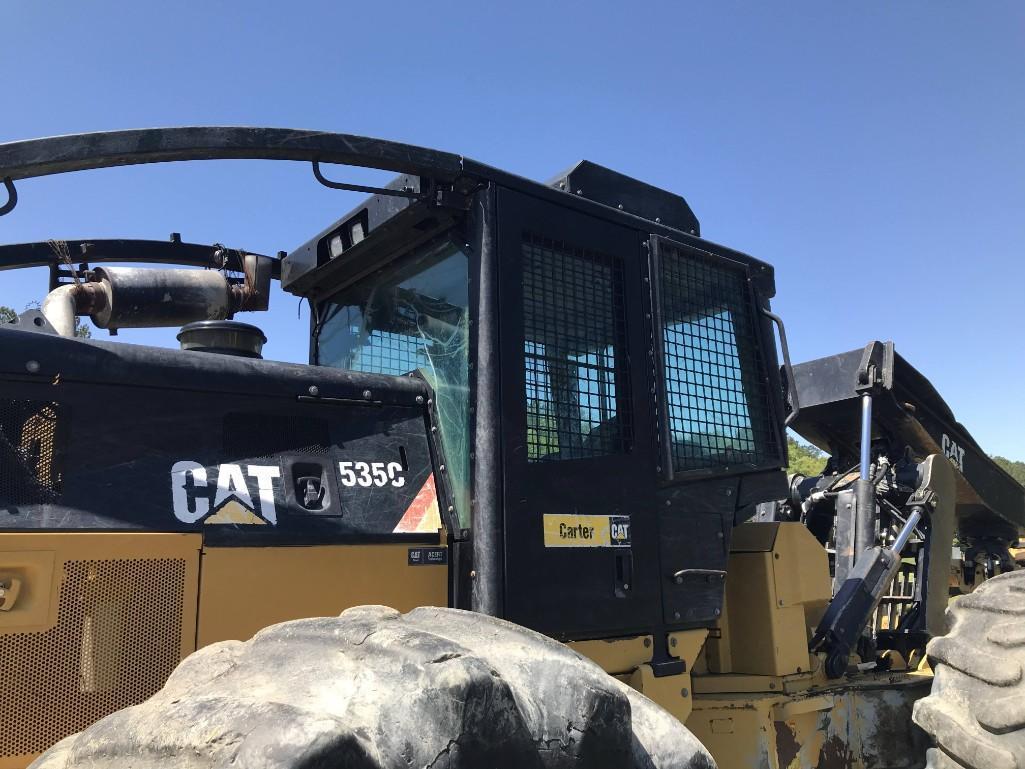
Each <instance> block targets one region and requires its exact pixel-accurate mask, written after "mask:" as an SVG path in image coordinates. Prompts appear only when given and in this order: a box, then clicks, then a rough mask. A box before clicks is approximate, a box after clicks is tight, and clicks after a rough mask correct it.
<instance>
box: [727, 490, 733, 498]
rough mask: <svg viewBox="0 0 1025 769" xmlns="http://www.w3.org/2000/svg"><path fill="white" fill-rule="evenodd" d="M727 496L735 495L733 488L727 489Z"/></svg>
mask: <svg viewBox="0 0 1025 769" xmlns="http://www.w3.org/2000/svg"><path fill="white" fill-rule="evenodd" d="M726 496H727V497H732V496H733V489H726Z"/></svg>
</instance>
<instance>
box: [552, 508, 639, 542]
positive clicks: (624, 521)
mask: <svg viewBox="0 0 1025 769" xmlns="http://www.w3.org/2000/svg"><path fill="white" fill-rule="evenodd" d="M544 532H545V547H630V516H628V515H546V516H545V517H544Z"/></svg>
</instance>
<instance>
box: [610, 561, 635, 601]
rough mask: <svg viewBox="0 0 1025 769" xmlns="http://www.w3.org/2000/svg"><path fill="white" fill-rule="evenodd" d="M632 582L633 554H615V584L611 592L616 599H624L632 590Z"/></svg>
mask: <svg viewBox="0 0 1025 769" xmlns="http://www.w3.org/2000/svg"><path fill="white" fill-rule="evenodd" d="M633 582H634V557H633V553H631V552H630V551H629V550H626V551H624V552H622V553H616V582H615V587H614V589H613V592H614V593H615V595H616V598H626V597H627V596H628V595H629V594H630V591H631V590H632V589H633Z"/></svg>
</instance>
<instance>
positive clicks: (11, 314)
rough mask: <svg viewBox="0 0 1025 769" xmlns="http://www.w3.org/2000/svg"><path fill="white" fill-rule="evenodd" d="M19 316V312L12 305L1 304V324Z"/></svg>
mask: <svg viewBox="0 0 1025 769" xmlns="http://www.w3.org/2000/svg"><path fill="white" fill-rule="evenodd" d="M17 317H18V313H16V312H15V311H14V310H12V309H11V308H10V307H5V306H4V305H2V304H0V324H3V323H10V322H11V321H12V320H14V319H15V318H17Z"/></svg>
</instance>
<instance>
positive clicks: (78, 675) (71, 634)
mask: <svg viewBox="0 0 1025 769" xmlns="http://www.w3.org/2000/svg"><path fill="white" fill-rule="evenodd" d="M185 572H186V569H185V561H183V560H179V559H174V558H154V559H139V560H110V561H107V560H97V561H67V562H65V564H64V577H63V580H62V581H61V587H60V597H59V603H58V616H57V624H56V625H55V626H54V627H53V628H51V629H50V630H47V631H45V632H42V633H37V632H31V633H4V634H0V660H3V673H2V674H0V724H3V728H2V729H0V763H3V759H4V758H7V757H11V756H24V755H29V754H32V753H39V752H41V751H43V750H46V749H47V748H48V747H50V746H51V745H53V744H54V743H55V742H58V741H59V740H62V739H63V738H64V737H66V736H68V735H69V734H73V733H74V732H77V731H80V730H82V729H84V728H85V727H87V726H88V725H89V724H91V723H93V722H95V721H97V720H98V719H100V718H102V717H103V716H105V715H107V714H109V713H113V712H114V711H115V710H119V709H120V708H123V707H127V706H128V705H134V704H136V703H139V702H142V701H143V700H145V699H146V698H147V697H150V696H152V695H153V694H155V693H156V692H157V691H158V690H159V689H160V687H161V686H163V685H164V681H166V680H167V677H168V676H169V675H170V674H171V671H173V670H174V668H175V666H176V665H177V664H178V662H179V660H180V659H181V645H182V637H181V633H182V627H181V618H182V602H183V599H184V590H185Z"/></svg>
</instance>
